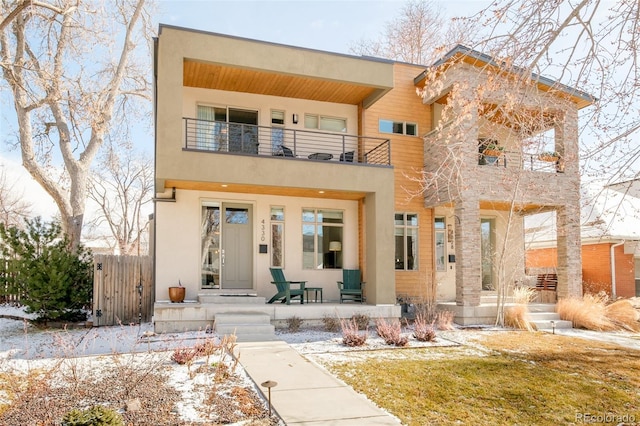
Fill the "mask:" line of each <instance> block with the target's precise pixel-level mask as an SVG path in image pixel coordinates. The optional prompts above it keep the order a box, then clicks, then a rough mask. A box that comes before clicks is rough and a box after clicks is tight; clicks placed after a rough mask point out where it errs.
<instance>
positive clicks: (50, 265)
mask: <svg viewBox="0 0 640 426" xmlns="http://www.w3.org/2000/svg"><path fill="white" fill-rule="evenodd" d="M0 248H1V251H2V258H3V259H5V260H6V261H7V263H6V264H7V265H8V266H7V269H5V270H4V271H3V275H5V276H7V277H11V280H10V283H9V284H10V285H11V286H12V287H13V291H14V293H18V294H22V295H24V299H22V300H21V303H23V304H24V305H25V306H26V307H27V309H26V311H27V312H28V313H36V314H37V315H38V320H39V321H42V322H44V323H46V322H47V321H50V320H67V321H69V320H71V321H74V320H78V319H85V318H86V315H85V314H84V312H83V311H82V308H83V307H84V306H86V305H88V304H89V303H90V302H91V297H92V292H93V260H92V256H91V253H90V252H89V251H88V250H86V249H84V248H83V247H82V246H81V245H80V246H78V247H77V248H72V247H71V244H70V242H69V240H68V238H67V237H66V236H65V235H64V234H63V232H62V228H61V227H60V225H59V224H58V223H56V222H52V223H49V224H47V223H44V222H42V220H41V219H40V218H35V219H33V220H27V221H26V230H24V231H23V230H21V229H19V228H17V227H7V226H6V225H4V224H0Z"/></svg>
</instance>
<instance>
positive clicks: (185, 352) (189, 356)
mask: <svg viewBox="0 0 640 426" xmlns="http://www.w3.org/2000/svg"><path fill="white" fill-rule="evenodd" d="M197 355H198V351H197V350H196V349H194V348H176V349H174V351H173V354H171V360H172V361H175V362H177V363H178V364H180V365H184V364H190V363H191V362H193V359H194V358H195V357H196V356H197Z"/></svg>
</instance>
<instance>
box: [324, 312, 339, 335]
mask: <svg viewBox="0 0 640 426" xmlns="http://www.w3.org/2000/svg"><path fill="white" fill-rule="evenodd" d="M322 324H324V329H325V330H327V331H331V332H335V331H338V330H340V321H338V318H336V317H332V316H329V315H325V316H324V317H322Z"/></svg>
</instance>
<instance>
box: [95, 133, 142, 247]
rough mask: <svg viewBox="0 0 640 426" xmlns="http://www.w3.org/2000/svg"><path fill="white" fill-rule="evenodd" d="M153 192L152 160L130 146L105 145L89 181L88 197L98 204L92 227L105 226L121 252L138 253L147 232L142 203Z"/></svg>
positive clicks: (110, 239)
mask: <svg viewBox="0 0 640 426" xmlns="http://www.w3.org/2000/svg"><path fill="white" fill-rule="evenodd" d="M152 194H153V162H152V161H151V159H150V158H148V157H147V156H145V155H143V154H136V153H135V152H134V151H133V149H131V148H125V149H121V150H120V151H119V150H118V149H117V148H115V147H114V146H113V145H108V146H106V150H105V152H104V154H103V155H101V158H100V161H99V163H98V164H97V165H96V167H94V169H93V173H92V176H91V179H90V181H89V198H91V199H92V200H93V201H95V202H96V203H97V205H98V207H99V213H98V214H97V215H96V217H95V219H93V220H92V221H90V225H91V226H92V228H94V229H99V228H104V229H108V231H109V232H108V234H109V236H108V240H109V241H111V242H112V243H111V244H110V245H112V246H116V247H118V249H119V251H120V254H129V255H134V254H139V253H140V250H142V248H141V245H143V242H144V239H145V238H144V237H145V236H146V233H147V232H148V226H149V221H148V220H147V217H146V214H147V213H148V212H146V209H145V207H146V206H148V205H150V204H151V201H152V199H151V197H152Z"/></svg>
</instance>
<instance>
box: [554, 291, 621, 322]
mask: <svg viewBox="0 0 640 426" xmlns="http://www.w3.org/2000/svg"><path fill="white" fill-rule="evenodd" d="M607 300H608V297H607V295H606V294H603V293H601V294H599V295H594V294H585V295H584V296H583V297H582V298H575V297H572V298H567V299H560V300H559V301H558V304H557V305H556V310H557V311H558V314H559V315H560V318H561V319H563V320H567V321H571V322H572V323H573V326H574V327H575V328H586V329H587V330H598V331H611V330H615V329H616V326H615V324H614V323H613V322H612V321H611V320H610V319H609V318H607V313H606V305H607Z"/></svg>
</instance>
